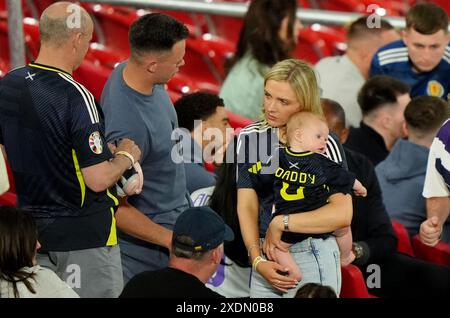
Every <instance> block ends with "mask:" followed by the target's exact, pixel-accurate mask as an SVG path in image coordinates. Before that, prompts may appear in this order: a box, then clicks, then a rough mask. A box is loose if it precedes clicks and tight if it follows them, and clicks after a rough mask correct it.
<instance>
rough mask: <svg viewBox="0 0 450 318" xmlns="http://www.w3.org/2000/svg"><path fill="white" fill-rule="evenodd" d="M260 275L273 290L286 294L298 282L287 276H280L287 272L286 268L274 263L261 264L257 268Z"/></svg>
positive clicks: (265, 262)
mask: <svg viewBox="0 0 450 318" xmlns="http://www.w3.org/2000/svg"><path fill="white" fill-rule="evenodd" d="M256 269H257V271H258V273H260V274H261V276H262V277H264V279H265V280H266V281H267V282H269V284H271V285H272V286H273V288H275V289H277V290H279V291H281V292H283V293H286V292H287V291H288V289H290V288H294V287H295V286H296V285H297V284H298V282H297V281H295V280H293V279H292V278H289V277H287V276H284V275H281V274H279V272H286V270H287V269H286V268H284V267H283V266H281V265H280V264H278V263H275V262H272V261H264V262H260V263H259V264H258V266H257V268H256Z"/></svg>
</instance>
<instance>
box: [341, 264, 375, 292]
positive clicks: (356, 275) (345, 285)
mask: <svg viewBox="0 0 450 318" xmlns="http://www.w3.org/2000/svg"><path fill="white" fill-rule="evenodd" d="M341 273H342V286H341V294H340V297H341V298H371V297H372V296H371V295H370V294H369V292H368V290H367V286H366V282H365V280H364V276H363V274H362V273H361V271H360V270H359V268H358V267H356V266H355V265H352V264H350V265H347V266H345V267H342V268H341Z"/></svg>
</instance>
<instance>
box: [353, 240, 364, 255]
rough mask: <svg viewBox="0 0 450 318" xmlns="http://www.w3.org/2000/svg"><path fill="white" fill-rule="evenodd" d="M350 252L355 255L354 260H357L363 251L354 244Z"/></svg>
mask: <svg viewBox="0 0 450 318" xmlns="http://www.w3.org/2000/svg"><path fill="white" fill-rule="evenodd" d="M352 252H353V254H355V258H356V259H358V258H360V257H361V256H362V255H363V253H364V249H363V247H362V246H361V245H360V244H358V243H355V242H354V243H353V244H352Z"/></svg>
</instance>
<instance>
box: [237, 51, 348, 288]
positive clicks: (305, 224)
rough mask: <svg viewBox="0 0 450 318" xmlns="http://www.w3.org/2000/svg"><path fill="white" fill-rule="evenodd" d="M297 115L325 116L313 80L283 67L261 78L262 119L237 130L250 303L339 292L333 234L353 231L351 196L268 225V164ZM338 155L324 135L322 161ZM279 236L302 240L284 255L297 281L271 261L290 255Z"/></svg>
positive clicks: (295, 64) (308, 71) (299, 69)
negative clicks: (278, 254) (315, 286)
mask: <svg viewBox="0 0 450 318" xmlns="http://www.w3.org/2000/svg"><path fill="white" fill-rule="evenodd" d="M299 111H309V112H312V113H314V114H317V115H322V108H321V104H320V89H319V87H318V84H317V78H316V75H315V73H314V70H313V69H312V67H311V66H310V65H309V64H307V63H305V62H303V61H300V60H295V59H287V60H283V61H281V62H278V63H277V64H275V65H274V66H273V67H272V68H271V69H270V71H269V72H268V73H267V74H266V76H265V79H264V103H263V113H264V119H263V120H262V121H260V122H257V123H255V124H252V125H249V126H247V127H246V128H244V129H242V130H241V132H240V134H239V139H238V144H237V153H238V158H237V160H238V175H237V188H238V193H237V201H238V216H239V223H240V227H241V232H242V237H243V239H244V242H245V245H246V247H247V251H248V255H249V257H250V261H251V263H252V267H253V272H252V279H251V288H250V296H251V297H294V296H295V293H296V291H297V289H298V288H300V287H301V286H303V285H304V284H306V283H320V284H323V285H329V286H331V287H332V288H333V289H334V290H335V292H336V293H337V294H339V291H340V285H341V272H340V260H339V249H338V246H337V243H336V240H335V238H334V236H332V235H331V234H330V233H331V232H333V231H335V230H337V229H339V228H342V227H346V226H349V225H350V223H351V218H352V201H351V196H350V195H349V194H347V195H344V194H342V193H336V194H333V195H331V196H330V198H329V203H328V204H327V205H325V206H323V207H321V208H319V209H316V210H313V211H309V212H303V213H297V214H293V215H292V214H291V215H280V216H276V217H274V218H273V219H272V220H271V214H272V208H273V204H274V196H273V174H270V172H269V171H271V168H272V167H269V166H270V165H272V164H277V163H275V162H273V161H271V159H272V157H273V154H274V153H275V151H276V149H277V148H278V147H280V146H281V147H282V146H284V145H285V144H286V124H287V122H288V120H289V118H290V117H291V116H292V115H293V114H295V113H297V112H299ZM342 153H343V151H342V148H341V146H340V145H339V143H338V142H336V141H335V139H334V138H333V136H329V138H328V141H327V150H326V155H327V157H328V158H329V159H331V160H333V161H335V162H337V163H340V164H344V163H343V155H342ZM283 232H292V233H298V234H300V233H301V234H307V238H306V239H303V240H301V241H299V242H296V243H295V244H293V245H292V246H291V247H290V248H289V252H290V253H291V254H292V255H293V256H294V258H295V259H296V261H297V262H298V265H299V267H300V268H301V269H302V275H303V276H302V279H301V281H300V282H296V281H295V280H292V279H291V278H289V277H287V276H286V273H285V272H286V269H285V268H284V267H283V266H281V265H280V264H278V263H277V262H276V258H275V253H274V249H275V248H278V249H280V250H282V251H285V252H287V249H286V248H284V247H283V245H282V241H281V236H282V234H283ZM323 233H326V234H323ZM318 250H320V253H318Z"/></svg>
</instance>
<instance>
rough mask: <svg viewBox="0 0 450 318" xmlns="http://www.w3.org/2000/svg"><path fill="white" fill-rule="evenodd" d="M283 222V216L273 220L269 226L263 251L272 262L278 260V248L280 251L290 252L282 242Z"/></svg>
mask: <svg viewBox="0 0 450 318" xmlns="http://www.w3.org/2000/svg"><path fill="white" fill-rule="evenodd" d="M282 224H283V222H282V216H281V215H277V216H276V217H274V218H273V219H272V221H271V222H270V224H269V228H268V229H267V231H266V238H265V239H264V244H263V251H264V254H266V255H267V257H268V258H269V259H270V260H276V257H275V248H278V249H279V250H280V251H283V252H288V251H289V250H288V249H287V248H286V246H284V244H282V242H281V234H283V225H282Z"/></svg>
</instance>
